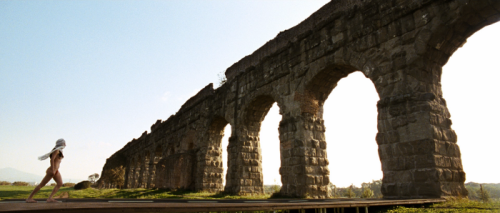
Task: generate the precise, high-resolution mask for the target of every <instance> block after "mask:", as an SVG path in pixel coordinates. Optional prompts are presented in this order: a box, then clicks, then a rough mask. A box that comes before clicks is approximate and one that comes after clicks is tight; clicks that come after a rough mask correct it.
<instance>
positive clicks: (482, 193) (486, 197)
mask: <svg viewBox="0 0 500 213" xmlns="http://www.w3.org/2000/svg"><path fill="white" fill-rule="evenodd" d="M479 187H480V188H479V198H480V199H481V201H483V202H485V203H487V202H490V192H488V190H486V189H483V184H480V185H479Z"/></svg>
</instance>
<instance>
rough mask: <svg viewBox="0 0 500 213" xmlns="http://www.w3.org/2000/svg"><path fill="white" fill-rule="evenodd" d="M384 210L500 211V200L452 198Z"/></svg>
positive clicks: (434, 212)
mask: <svg viewBox="0 0 500 213" xmlns="http://www.w3.org/2000/svg"><path fill="white" fill-rule="evenodd" d="M384 212H389V213H451V212H500V200H494V201H491V202H488V203H483V202H481V201H475V200H469V199H451V200H448V201H447V202H445V203H437V204H433V205H430V206H428V207H426V208H408V207H402V206H398V207H396V208H393V209H389V210H387V211H384Z"/></svg>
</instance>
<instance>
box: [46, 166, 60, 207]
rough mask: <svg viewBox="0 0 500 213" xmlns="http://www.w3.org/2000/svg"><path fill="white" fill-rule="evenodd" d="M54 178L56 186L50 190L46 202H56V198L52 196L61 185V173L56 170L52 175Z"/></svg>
mask: <svg viewBox="0 0 500 213" xmlns="http://www.w3.org/2000/svg"><path fill="white" fill-rule="evenodd" d="M54 180H55V181H56V186H55V187H54V189H53V190H52V193H51V194H50V196H49V198H48V199H47V202H49V203H52V202H57V200H54V198H52V197H53V196H54V195H55V194H56V192H57V191H58V190H59V188H61V186H62V185H63V182H62V177H61V173H60V172H59V171H57V172H56V175H54Z"/></svg>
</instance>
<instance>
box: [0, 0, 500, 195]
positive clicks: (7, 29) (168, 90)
mask: <svg viewBox="0 0 500 213" xmlns="http://www.w3.org/2000/svg"><path fill="white" fill-rule="evenodd" d="M327 2H328V1H326V0H322V1H319V0H318V1H289V0H287V1H285V0H280V1H278V0H275V1H264V0H261V1H229V0H227V1H0V147H1V149H0V168H4V167H13V168H16V169H19V170H21V171H26V172H32V173H35V174H39V175H43V173H44V171H45V169H46V167H47V166H48V164H49V163H48V162H47V161H42V162H40V161H38V160H37V159H36V158H37V156H40V155H42V154H44V153H45V152H47V151H49V150H50V149H51V148H52V147H53V145H54V143H55V141H56V140H57V139H58V138H64V139H66V141H67V143H68V147H67V148H66V149H65V155H66V158H65V160H64V162H63V164H62V165H61V174H62V175H63V177H64V178H73V179H75V180H76V179H86V177H87V176H88V175H90V174H92V173H96V172H97V173H100V172H101V169H102V166H103V164H104V162H105V160H106V158H107V157H109V156H110V155H111V154H112V153H114V152H115V151H117V150H118V149H120V148H121V147H123V146H124V145H125V144H126V143H127V142H128V141H130V140H131V139H133V138H134V137H139V136H140V135H141V134H142V132H144V131H146V130H148V131H149V128H150V126H151V125H152V124H153V123H154V122H155V121H156V120H157V119H162V120H165V119H167V118H168V117H169V116H170V115H171V114H174V113H175V112H176V111H177V110H178V109H179V108H180V106H181V105H182V104H183V103H184V102H185V101H186V100H187V99H188V98H189V97H191V96H192V95H194V94H195V93H196V92H197V91H199V90H200V89H202V88H203V87H205V86H206V85H207V84H209V83H212V82H213V83H215V82H217V79H218V77H217V74H218V73H221V72H224V71H225V70H226V69H227V67H229V66H231V65H232V64H233V63H235V62H237V61H238V60H239V59H241V58H242V57H244V56H246V55H249V54H251V53H252V52H253V51H254V50H256V49H257V48H259V47H260V46H262V45H263V44H264V43H265V42H267V41H268V40H271V39H273V38H274V37H275V36H276V35H277V34H278V33H279V32H280V31H283V30H286V29H288V28H290V27H293V26H294V25H296V24H298V23H299V22H301V21H302V20H304V19H305V18H307V17H308V16H309V15H310V14H312V13H313V12H314V11H316V10H317V9H319V8H320V7H321V6H322V5H324V4H325V3H327ZM483 31H484V33H483ZM481 33H482V34H485V35H484V36H483V37H480V36H481V35H480V34H481ZM498 35H500V27H498V26H492V27H490V28H488V29H484V30H482V31H480V32H479V33H478V35H474V36H473V37H471V39H470V40H469V42H468V43H467V44H466V45H465V46H464V48H462V49H461V50H459V51H458V52H457V53H456V54H455V55H457V56H453V57H452V59H451V60H450V62H449V64H448V65H447V66H451V67H450V68H445V71H444V74H443V90H444V94H445V98H446V100H447V101H448V105H449V109H450V111H451V113H452V120H453V122H454V125H453V127H454V129H455V130H456V131H457V134H458V137H459V145H460V146H461V147H462V153H463V161H464V167H465V172H466V173H467V177H468V179H467V181H477V182H499V181H498V178H497V177H498V175H493V173H491V171H487V169H486V168H487V167H486V166H485V167H484V168H483V167H482V166H481V165H479V164H478V163H477V161H476V160H481V161H480V162H494V163H498V159H497V158H493V157H491V158H489V156H488V155H491V156H494V155H496V153H494V152H493V151H492V150H499V149H498V148H499V145H498V144H499V142H500V141H499V139H498V137H497V136H496V135H495V134H494V133H495V132H496V130H497V129H498V127H499V125H498V123H497V122H495V120H499V119H500V115H499V113H498V110H497V109H498V103H497V100H496V98H495V97H496V96H497V95H496V92H498V91H500V87H499V86H498V84H497V83H496V82H494V80H496V79H498V78H496V77H499V75H500V74H499V73H500V72H498V71H499V70H498V69H499V68H498V65H497V64H489V65H488V64H487V63H486V62H496V61H497V58H498V54H497V52H498V49H499V48H500V44H499V42H497V41H495V37H498ZM476 37H477V39H476ZM474 39H475V40H474ZM488 39H490V40H488ZM495 45H496V46H495ZM469 48H470V50H468V49H469ZM474 48H476V49H474ZM462 52H464V53H462ZM459 53H460V54H459ZM481 54H484V55H481ZM473 57H476V58H473ZM489 57H490V58H489ZM455 58H456V59H455ZM484 59H487V61H486V62H482V61H480V60H484ZM452 63H454V64H457V65H453V64H452ZM478 65H484V67H479V66H478ZM467 66H471V67H467ZM447 69H450V70H452V71H448V70H447ZM471 73H473V74H471ZM474 79H475V80H474ZM461 89H466V91H462V90H461ZM469 91H472V92H469ZM495 91H496V92H495ZM377 100H378V97H377V95H376V93H375V90H374V88H373V85H372V84H371V82H370V81H369V80H367V79H366V78H364V77H363V76H362V75H361V74H360V73H354V74H352V75H350V76H349V77H348V78H346V79H344V80H341V81H340V83H339V86H338V87H337V88H336V89H335V90H334V92H333V93H332V94H331V95H330V98H329V99H328V100H327V103H326V105H325V118H324V119H325V123H326V125H327V140H328V151H329V153H328V156H329V159H330V170H331V173H332V174H331V180H332V182H333V183H334V184H336V185H339V186H343V185H349V184H350V183H354V184H357V185H359V184H360V183H361V182H363V181H371V180H372V179H379V178H381V176H382V174H381V172H380V163H379V162H378V153H377V146H376V143H375V140H374V138H375V134H376V131H377V130H376V117H377V115H376V113H377V112H376V107H375V105H376V101H377ZM488 103H489V105H488ZM484 104H486V105H487V106H483V105H484ZM279 119H280V116H279V115H278V111H277V108H276V107H275V108H273V109H271V111H270V112H269V114H268V116H267V117H266V119H265V121H264V124H263V125H264V126H263V127H262V130H263V132H262V133H261V141H262V147H263V161H264V162H263V163H264V179H265V180H264V182H265V183H266V184H271V183H273V180H274V179H276V180H277V182H279V181H280V180H279V174H278V171H277V168H279V155H276V153H277V152H279V151H278V150H279V148H278V141H277V140H278V138H277V127H278V122H279ZM477 119H483V120H477ZM468 125H469V126H468ZM226 135H227V134H226ZM273 141H275V142H273ZM477 147H482V148H483V149H478V148H477ZM356 153H358V154H356ZM489 172H490V173H489ZM492 176H495V177H494V178H493V177H492ZM0 179H1V178H0Z"/></svg>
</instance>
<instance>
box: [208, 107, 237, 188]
mask: <svg viewBox="0 0 500 213" xmlns="http://www.w3.org/2000/svg"><path fill="white" fill-rule="evenodd" d="M228 124H229V122H227V120H226V119H225V118H223V117H220V116H217V117H215V118H214V119H213V120H212V124H211V125H210V127H209V132H208V137H209V140H208V143H209V144H208V149H210V150H212V151H211V153H212V154H210V156H209V158H210V161H211V162H213V163H212V164H210V165H207V168H206V170H208V171H210V173H211V174H212V175H211V177H204V178H205V179H207V178H211V179H212V180H211V183H215V184H214V187H213V188H211V189H210V190H209V191H214V192H219V191H223V189H224V186H225V185H226V176H227V170H228V156H227V147H228V144H229V137H230V136H231V133H232V130H231V124H229V125H228Z"/></svg>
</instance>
